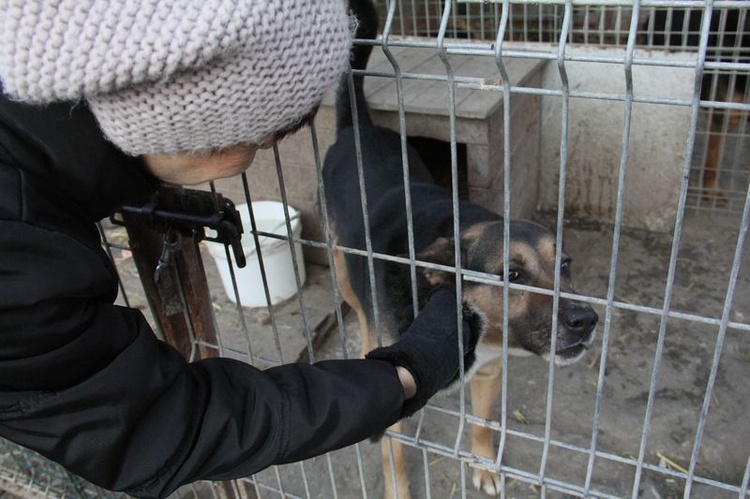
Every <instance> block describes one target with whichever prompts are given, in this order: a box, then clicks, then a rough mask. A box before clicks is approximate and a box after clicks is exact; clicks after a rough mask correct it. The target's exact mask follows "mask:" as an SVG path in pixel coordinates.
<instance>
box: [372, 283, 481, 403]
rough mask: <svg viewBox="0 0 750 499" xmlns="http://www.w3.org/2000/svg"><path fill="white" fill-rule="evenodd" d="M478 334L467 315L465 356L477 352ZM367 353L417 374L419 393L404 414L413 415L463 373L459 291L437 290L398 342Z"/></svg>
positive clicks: (464, 324)
mask: <svg viewBox="0 0 750 499" xmlns="http://www.w3.org/2000/svg"><path fill="white" fill-rule="evenodd" d="M474 329H476V328H474ZM478 335H479V332H478V331H474V332H473V333H472V327H471V324H470V321H469V320H467V318H464V321H463V338H464V342H463V346H464V359H465V360H466V359H467V356H473V352H474V347H476V343H477V339H478ZM366 357H367V358H368V359H380V360H387V361H389V362H390V363H392V364H393V365H395V366H402V367H404V368H406V369H407V370H408V371H409V372H410V373H411V374H412V376H414V380H415V381H416V384H417V393H416V395H415V396H414V397H413V398H411V399H409V400H407V401H406V403H405V404H404V409H403V412H402V415H401V417H408V416H411V415H412V414H414V413H415V412H417V411H418V410H419V409H421V408H422V407H424V406H425V404H427V401H428V400H429V399H430V398H431V397H432V396H433V395H435V393H437V392H438V391H439V390H441V389H442V388H445V387H446V386H448V385H449V384H451V382H452V381H454V380H455V379H456V378H457V377H458V375H459V372H458V370H459V365H458V363H459V352H458V326H457V323H456V294H455V292H453V291H452V290H450V289H447V288H438V289H437V290H435V291H433V292H432V294H431V295H430V297H429V299H428V301H427V304H426V305H425V307H424V308H423V309H422V310H421V311H420V312H419V315H417V318H416V319H415V320H414V322H412V324H411V326H409V328H408V329H407V330H406V331H404V332H403V333H402V334H401V338H400V339H399V340H398V341H397V342H396V343H394V344H393V345H390V346H386V347H380V348H376V349H375V350H373V351H371V352H370V353H368V354H367V355H366Z"/></svg>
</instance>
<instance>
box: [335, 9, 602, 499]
mask: <svg viewBox="0 0 750 499" xmlns="http://www.w3.org/2000/svg"><path fill="white" fill-rule="evenodd" d="M350 3H351V8H352V10H353V11H354V12H355V13H356V15H357V17H358V27H357V33H356V36H357V38H360V39H374V38H375V37H376V35H377V26H378V18H377V12H376V10H375V8H374V6H373V5H372V4H371V3H370V2H369V1H367V0H353V1H352V2H350ZM371 51H372V47H371V46H364V45H355V46H354V47H353V53H352V62H351V65H352V68H353V69H365V68H366V66H367V61H368V58H369V55H370V52H371ZM353 80H354V100H355V103H356V104H355V108H356V111H357V114H358V126H355V123H354V120H353V118H352V108H351V105H350V98H351V97H350V93H349V89H348V80H345V81H344V82H343V83H342V85H341V89H340V90H339V94H338V97H337V103H336V106H337V136H336V141H335V142H334V144H333V145H332V146H331V147H330V148H329V150H328V151H327V153H326V157H325V160H324V164H323V186H324V191H325V197H326V207H327V213H328V217H329V227H330V228H331V231H332V237H333V241H334V243H335V245H336V247H337V249H336V250H335V251H334V266H335V270H336V277H337V285H338V287H339V290H340V292H341V295H342V297H343V299H344V300H345V301H346V302H347V303H348V304H349V305H350V306H351V308H352V309H354V310H355V311H356V313H357V317H358V320H359V326H360V328H361V330H362V355H363V356H364V354H366V353H367V352H369V351H370V349H371V338H370V335H371V334H374V333H375V314H374V311H375V307H374V303H375V301H377V303H378V310H379V311H380V313H379V326H380V330H381V331H382V340H383V344H390V343H392V342H393V341H394V340H395V339H396V338H397V337H398V334H399V331H404V330H405V329H406V328H407V327H408V325H409V324H410V322H411V321H412V320H413V317H414V315H413V309H414V306H413V300H412V291H411V277H410V276H411V274H410V267H409V266H408V265H401V264H398V263H395V262H393V261H386V260H383V259H374V262H373V267H374V283H373V285H374V288H375V290H376V291H375V295H374V296H373V295H372V294H371V283H370V281H369V277H368V276H369V275H370V273H369V272H368V260H367V258H366V257H364V256H361V255H357V254H352V253H346V254H345V253H344V252H342V251H341V250H340V249H338V248H339V247H346V248H353V249H358V250H364V249H366V238H365V231H366V229H365V227H366V225H365V219H364V218H363V214H362V200H361V197H362V193H361V191H360V184H359V176H358V166H357V148H356V145H355V142H356V141H357V134H358V137H359V143H360V146H361V157H362V164H363V172H364V184H365V194H366V197H367V202H368V205H367V210H368V213H367V222H368V224H369V232H370V234H371V242H372V250H373V251H374V252H376V253H383V254H387V255H394V256H404V255H408V254H409V234H408V231H407V230H408V229H407V225H408V224H407V217H406V204H405V196H404V195H405V187H404V181H403V177H404V174H403V165H402V149H401V138H400V135H399V134H398V133H396V132H393V131H391V130H388V129H385V128H381V127H377V126H375V125H374V124H373V122H372V121H371V119H370V116H369V114H368V108H367V104H366V102H365V97H364V91H363V77H362V75H354V77H353ZM407 156H408V167H409V179H410V193H411V204H412V209H413V243H414V251H415V252H416V257H417V259H418V260H421V261H424V262H429V263H435V264H440V265H445V266H447V267H451V266H454V264H455V250H454V248H455V239H454V234H453V227H454V214H453V207H452V197H451V193H450V192H448V191H446V190H445V189H442V188H440V187H438V186H437V185H435V184H434V182H433V180H432V176H431V175H430V172H429V170H428V169H427V167H426V165H425V164H424V162H423V161H422V159H421V158H420V156H419V154H418V153H417V151H416V150H414V149H412V148H409V149H408V154H407ZM459 223H460V242H459V246H460V251H461V262H462V267H463V268H464V269H467V270H471V271H475V272H480V273H485V274H490V275H491V276H494V278H495V279H496V280H499V281H503V275H502V273H503V226H504V222H503V219H502V218H501V217H500V216H499V215H498V214H496V213H494V212H491V211H489V210H487V209H485V208H483V207H481V206H479V205H478V204H474V203H471V202H461V203H460V205H459ZM555 248H556V240H555V237H554V235H553V234H552V233H551V232H550V231H549V230H547V229H545V228H543V227H542V226H540V225H537V224H535V223H532V222H527V221H516V220H513V221H510V246H509V257H510V259H509V265H508V276H507V277H508V281H509V282H511V283H519V284H525V285H528V286H535V287H539V288H544V289H552V288H553V285H554V279H555V273H556V272H555V270H556V269H555ZM570 262H571V261H570V258H569V257H568V256H567V255H563V257H562V263H561V267H560V269H559V276H560V290H561V291H563V292H567V293H573V292H574V291H573V287H572V284H571V274H570ZM455 278H456V274H455V273H453V272H450V271H447V270H444V269H441V268H440V267H437V266H434V267H430V268H421V270H420V271H419V272H418V273H417V297H418V302H419V305H422V304H423V303H424V302H425V300H426V297H427V296H428V295H429V292H430V290H432V289H434V288H435V287H436V286H446V285H447V286H450V285H455ZM462 286H463V287H462V289H463V308H464V313H465V317H466V316H467V314H468V316H470V317H471V319H470V321H469V324H470V326H469V327H470V328H471V335H470V336H471V338H472V339H471V340H470V343H471V344H472V345H473V344H474V343H475V346H474V348H473V349H470V350H472V351H470V352H469V353H468V354H467V355H466V356H465V358H464V364H465V379H470V380H471V381H470V392H471V399H472V410H473V412H474V413H475V414H476V415H477V416H479V417H482V418H485V419H491V411H492V408H493V405H494V402H495V400H496V398H497V395H498V392H499V389H500V381H501V379H500V376H501V372H502V365H501V364H502V353H503V352H502V350H503V330H502V323H503V308H504V304H503V289H502V288H501V287H499V286H497V285H493V284H489V283H482V282H477V280H473V281H470V280H467V279H464V280H463V281H462ZM454 289H455V288H454ZM505 306H506V307H507V309H508V331H507V333H508V334H507V337H508V343H509V346H510V351H509V353H511V354H520V355H532V354H536V355H539V356H542V357H544V358H547V359H549V358H550V357H554V360H555V362H556V363H557V364H560V365H566V364H570V363H573V362H575V361H577V360H578V359H580V358H581V357H582V356H583V355H584V353H585V352H586V350H587V349H588V348H589V346H590V345H591V343H592V341H593V339H594V330H595V326H596V323H597V321H598V316H597V314H596V312H595V311H594V310H593V309H592V308H591V307H590V306H589V305H587V304H584V303H581V302H578V301H575V300H571V299H568V298H562V297H561V298H560V299H559V306H558V314H557V340H556V345H555V348H554V351H552V350H551V337H552V332H551V326H552V322H553V317H552V314H553V297H552V296H550V295H549V294H540V293H533V292H529V291H521V290H518V289H511V290H510V292H509V301H508V303H507V304H505ZM450 319H451V318H449V317H446V321H448V320H450ZM454 385H455V383H454ZM394 429H395V430H396V431H400V429H401V424H400V423H397V424H396V425H395V426H394ZM390 449H391V447H390V446H389V445H387V443H386V442H383V449H382V452H383V470H384V479H385V482H384V483H385V485H384V488H385V496H386V497H394V493H395V491H397V492H398V497H400V498H401V499H405V498H408V497H410V494H409V485H408V478H407V475H406V471H405V463H404V460H403V451H402V448H401V446H400V445H398V443H397V442H395V443H394V444H393V454H392V455H393V460H394V462H393V463H392V464H393V467H394V469H395V470H396V471H395V473H396V475H395V477H393V476H392V475H391V462H390V460H391V451H390ZM472 452H473V453H475V454H476V455H479V456H483V457H486V458H489V459H494V457H495V454H496V449H495V446H494V445H493V443H492V433H491V430H490V429H488V428H480V427H474V428H473V429H472ZM473 482H474V485H475V486H476V487H477V488H479V489H482V490H484V491H485V492H487V493H488V494H491V495H495V494H497V493H498V492H499V490H500V479H499V477H498V476H497V475H495V474H493V473H490V472H487V471H484V470H475V472H474V476H473ZM394 485H395V490H394Z"/></svg>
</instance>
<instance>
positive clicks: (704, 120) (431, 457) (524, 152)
mask: <svg viewBox="0 0 750 499" xmlns="http://www.w3.org/2000/svg"><path fill="white" fill-rule="evenodd" d="M377 4H378V10H379V12H380V18H381V36H380V37H379V38H378V40H377V42H376V44H375V46H374V50H373V54H372V58H371V61H370V65H369V66H368V69H367V71H366V72H365V79H366V84H365V91H366V94H367V99H368V103H369V105H370V107H371V113H372V116H373V120H374V121H375V122H376V123H377V124H379V125H382V126H386V127H390V128H392V129H394V130H396V131H399V132H400V133H401V134H402V135H403V137H405V138H407V140H408V142H409V143H410V144H412V145H413V146H414V147H416V148H417V149H418V150H419V151H420V153H421V154H422V155H423V157H424V158H425V161H426V162H427V163H428V165H429V167H430V169H431V171H432V173H433V175H434V176H435V178H436V180H437V182H438V183H439V184H440V185H441V186H443V187H445V188H446V189H449V190H450V191H451V192H452V193H453V200H454V203H455V204H457V203H458V201H459V199H461V200H463V199H468V200H471V201H473V202H476V203H479V204H481V205H483V206H485V207H487V208H489V209H492V210H495V211H496V212H497V213H499V214H500V215H503V216H504V217H506V218H526V219H532V220H534V221H536V222H538V223H540V224H542V225H544V226H547V227H549V228H550V229H551V230H552V231H553V232H554V233H555V234H556V236H557V240H558V245H557V247H556V248H555V258H556V259H555V261H556V262H560V261H561V259H562V251H563V245H564V252H565V254H567V255H570V256H571V258H572V261H573V264H572V269H573V270H572V272H573V276H574V281H575V287H576V291H577V293H578V294H577V295H575V297H576V299H578V300H580V301H583V302H586V303H588V304H590V305H591V306H592V307H593V308H594V309H595V310H596V311H597V313H598V315H599V318H600V320H599V325H598V326H597V336H596V340H595V342H594V343H593V345H592V346H591V347H590V348H589V350H588V352H587V353H586V356H585V357H584V359H583V360H582V361H580V362H578V363H576V364H573V365H570V366H564V367H559V366H555V365H554V363H553V362H551V361H548V360H545V359H543V358H541V357H537V356H524V357H517V356H513V355H509V352H508V350H507V349H505V350H504V351H503V352H502V359H503V366H504V369H503V371H502V376H501V380H500V382H499V387H498V389H499V391H500V396H499V397H498V401H497V403H496V405H495V407H494V408H493V410H492V416H491V417H490V418H489V419H486V418H480V417H478V416H476V415H475V414H474V412H473V410H472V405H471V402H470V394H469V389H468V386H466V387H462V388H460V389H459V390H458V391H456V392H454V393H450V394H445V395H441V396H438V397H436V398H434V399H433V400H432V401H431V403H430V404H429V405H428V406H427V407H426V408H425V409H424V410H423V411H421V412H420V413H418V414H417V415H415V416H414V417H413V418H411V419H410V420H408V421H407V422H406V424H405V427H404V432H403V433H395V432H392V431H389V432H388V433H387V436H386V437H385V438H387V439H390V441H392V442H400V443H402V444H404V446H405V449H406V451H405V452H406V458H407V467H408V473H409V477H410V481H411V493H412V496H413V497H433V498H451V497H470V498H479V497H484V496H485V495H486V491H482V490H475V487H474V478H473V477H474V474H475V472H476V471H477V470H480V471H481V470H484V471H487V472H490V473H492V474H496V475H497V477H498V483H499V485H500V487H499V490H498V491H497V495H499V496H500V497H508V498H511V497H512V498H518V497H631V498H640V497H643V498H650V497H653V498H666V497H680V496H682V497H696V498H698V497H700V498H703V497H707V498H708V497H710V498H724V497H727V498H731V497H734V498H745V497H748V485H749V482H750V383H748V380H750V341H749V340H750V272H749V271H748V264H750V261H749V260H750V250H748V248H747V244H746V237H747V230H748V220H749V219H750V189H749V188H748V185H749V183H750V160H748V158H750V140H748V137H747V135H748V132H747V122H748V120H747V117H748V113H749V111H750V88H749V87H748V84H747V80H748V75H749V74H750V19H748V17H750V3H748V2H744V1H739V0H738V1H733V0H713V1H711V0H708V1H703V0H695V1H693V0H658V1H657V0H641V1H637V0H635V1H627V0H622V1H620V0H612V1H594V0H592V1H585V0H575V1H573V0H567V1H566V0H547V1H544V2H538V1H534V2H532V1H524V0H504V1H501V0H497V1H491V0H484V1H479V0H477V1H473V0H463V1H458V0H446V1H438V0H403V1H390V2H388V1H383V0H379V1H378V2H377ZM356 43H364V42H363V41H360V42H356ZM332 104H333V96H331V97H330V98H328V99H327V100H326V101H325V102H324V104H323V106H321V109H320V112H319V114H318V116H317V118H316V120H315V123H314V124H313V125H312V126H311V127H310V128H307V129H304V130H302V131H300V132H298V133H297V134H296V135H295V136H293V137H290V138H287V139H285V140H284V141H282V142H281V143H280V144H279V145H278V146H277V147H275V148H274V149H273V150H272V151H265V152H262V153H259V154H258V157H257V159H256V163H255V164H254V165H253V166H252V167H251V169H250V170H249V171H248V172H247V173H246V174H243V175H242V176H241V177H238V178H234V179H226V180H222V181H217V182H216V183H212V184H210V185H206V186H202V187H201V188H200V190H201V191H203V192H204V193H205V195H206V196H208V198H209V199H213V200H214V201H215V202H217V203H218V202H220V200H222V199H225V198H226V199H231V200H233V201H234V203H235V204H236V205H237V208H238V210H239V213H241V214H242V215H243V216H245V217H246V219H245V220H246V222H245V223H244V224H243V225H244V226H245V229H246V234H249V235H246V236H245V238H244V239H243V246H244V248H245V255H246V258H247V260H248V265H247V267H245V268H244V269H240V268H239V267H237V266H236V265H235V263H234V262H236V258H237V256H239V254H237V253H234V252H233V251H232V250H231V248H229V247H227V248H226V249H225V248H224V246H223V245H222V244H220V243H214V242H210V241H202V242H196V241H193V240H192V239H191V238H189V237H188V238H185V239H183V240H182V241H181V244H182V246H183V248H184V250H183V254H184V255H186V256H184V257H180V258H182V259H181V260H179V261H178V262H176V263H174V265H173V267H172V269H173V273H171V274H170V276H171V277H170V278H171V279H172V282H171V284H170V285H171V286H173V288H172V289H173V290H174V293H172V295H171V298H170V299H168V300H161V301H160V300H159V298H158V297H160V296H161V297H163V296H165V295H164V294H163V293H164V292H163V290H162V291H160V290H159V289H156V288H154V287H153V285H154V284H153V282H152V271H151V269H152V268H153V265H154V259H155V258H158V252H159V250H160V249H161V242H162V240H163V238H164V235H163V234H160V235H157V236H154V234H153V233H150V235H149V232H148V231H150V230H152V229H153V228H146V229H143V228H139V226H138V224H137V223H135V225H134V221H133V220H128V216H127V215H126V216H124V221H125V223H126V225H127V227H128V229H127V232H126V229H125V228H123V227H122V226H120V225H117V224H113V223H111V222H110V221H104V222H103V223H102V226H101V231H102V236H103V241H104V243H103V244H104V246H105V248H106V249H107V251H109V252H110V254H111V256H112V258H113V260H114V261H115V262H116V264H117V267H118V269H119V271H120V278H121V281H122V293H121V296H120V298H119V300H120V302H121V303H122V304H125V305H127V306H132V307H136V308H140V309H142V310H143V311H144V313H145V314H147V316H149V317H152V318H153V320H152V323H153V325H154V327H155V329H156V330H157V331H159V332H160V334H163V335H164V337H166V338H167V339H169V340H170V341H171V342H172V343H176V344H177V345H178V347H179V348H180V349H181V351H182V352H183V353H184V354H185V355H186V356H188V357H190V358H200V357H205V356H214V355H221V356H225V357H231V358H235V359H238V360H242V361H245V362H250V363H252V364H254V365H256V366H258V367H260V368H266V367H270V366H274V365H279V364H281V363H288V362H314V361H317V360H321V359H329V358H351V357H356V356H358V355H359V350H358V348H359V347H358V345H359V339H358V326H357V321H356V318H355V317H354V314H353V313H348V308H347V307H346V306H345V305H344V304H342V299H341V296H340V294H339V293H338V291H337V289H336V286H335V282H336V281H335V275H333V274H334V272H333V270H332V266H331V263H332V258H333V256H332V255H333V249H334V242H333V241H332V240H331V238H330V227H328V224H327V222H326V217H325V213H326V202H325V200H326V193H325V192H324V189H323V186H322V181H321V176H320V175H321V168H322V158H323V157H324V155H325V151H326V149H327V147H328V146H329V145H330V144H331V143H332V141H333V140H334V134H335V123H334V121H335V117H334V110H333V107H332ZM222 196H223V197H222ZM259 201H275V202H280V203H281V204H280V205H278V206H280V207H281V211H280V212H279V213H280V214H281V215H279V217H280V218H277V219H276V222H273V221H271V222H269V221H268V220H267V219H264V217H262V216H260V211H259V210H260V208H259V206H260V205H259V204H258V203H257V202H259ZM250 206H252V207H253V209H252V210H250V209H249V207H250ZM251 212H252V213H251ZM251 215H252V216H251ZM251 219H252V220H253V222H252V223H247V222H248V221H250V220H251ZM269 223H270V225H269ZM299 225H301V232H300V229H299ZM157 229H158V227H157ZM141 230H145V235H144V232H141ZM219 232H220V231H218V230H217V229H216V228H213V229H208V230H207V232H206V234H204V235H205V237H206V238H209V239H212V238H213V239H221V237H220V236H221V234H219ZM128 233H129V234H130V237H128ZM154 238H155V239H154ZM199 239H203V238H199ZM128 241H130V243H129V242H128ZM149 241H150V242H149ZM274 241H280V244H275V243H274ZM256 245H257V246H256ZM271 247H273V248H274V249H280V250H284V251H286V252H287V253H286V254H288V255H290V256H287V257H286V258H287V259H289V260H284V261H283V262H282V263H276V262H274V261H272V260H271V258H272V256H273V255H272V253H273V252H272V250H271V249H269V248H271ZM256 248H257V249H256ZM339 249H341V250H342V251H344V252H346V251H352V249H351V248H339ZM149 252H150V253H149ZM154 252H155V253H154ZM144 255H145V256H144ZM149 255H150V256H149ZM201 255H202V259H201V258H200V256H201ZM365 257H366V258H368V259H373V260H374V259H378V258H391V259H392V257H391V256H387V255H380V254H373V253H372V252H370V253H368V254H366V255H365ZM149 258H150V259H151V260H149ZM258 260H260V261H262V265H261V268H263V272H261V273H259V274H258V275H257V276H255V277H249V276H248V275H247V273H246V269H249V268H251V267H253V266H254V265H257V261H258ZM406 261H408V263H411V264H415V268H417V269H419V268H421V264H419V263H415V261H414V260H409V259H408V258H407V260H406ZM280 267H281V268H280ZM196 270H197V271H198V272H196ZM139 271H140V274H141V275H140V277H141V278H144V282H145V283H146V289H148V290H149V291H148V292H147V293H146V292H144V291H143V287H142V286H141V284H140V279H139ZM282 271H286V272H291V273H290V274H285V277H282V275H281V274H280V273H279V272H282ZM462 272H463V275H464V280H465V281H466V282H468V281H482V282H488V281H491V282H492V283H494V285H496V286H501V287H502V286H503V282H502V280H501V281H500V282H498V280H497V278H496V276H494V278H493V276H490V275H486V274H480V273H477V272H468V271H465V270H462ZM248 279H257V281H254V282H255V283H256V284H255V285H254V289H255V290H256V292H258V291H259V297H258V296H255V297H252V296H248V295H244V294H243V293H244V291H243V286H244V285H245V284H246V283H247V280H248ZM283 279H286V280H288V281H289V282H290V283H291V286H292V287H293V290H292V294H293V296H292V297H288V296H284V297H282V298H281V299H279V300H277V299H276V294H275V293H276V291H273V286H275V285H277V284H279V283H280V281H281V280H283ZM508 287H509V289H508V290H507V292H509V293H515V292H524V293H531V294H547V295H552V296H553V300H554V303H555V306H557V304H559V300H560V298H561V297H569V295H567V294H565V293H561V292H560V290H559V286H557V285H556V286H553V287H552V289H538V288H531V287H528V286H524V285H518V284H512V283H510V284H508ZM157 288H158V286H157ZM160 293H161V294H160ZM154 297H157V298H156V300H155V298H154ZM258 299H259V300H261V303H260V304H256V303H254V302H253V300H258ZM175 300H176V301H175ZM164 301H167V302H169V303H163V302H164ZM277 301H278V302H277ZM170 303H171V305H174V307H175V308H172V309H169V305H170ZM243 303H244V305H243ZM270 303H273V304H270ZM247 305H253V306H247ZM255 305H259V306H255ZM502 315H503V321H508V320H509V317H508V310H506V309H503V310H502ZM476 428H486V429H489V430H490V431H491V434H492V438H493V440H492V442H493V448H494V451H493V453H494V455H493V456H492V457H486V456H479V455H477V454H475V453H474V452H473V451H472V449H471V445H470V443H471V432H472V430H474V429H476ZM0 488H5V489H7V490H9V491H12V492H14V493H16V494H21V495H25V496H28V497H40V496H46V497H84V496H86V497H87V496H92V497H94V496H105V495H107V493H105V492H104V491H101V490H97V489H95V488H93V487H91V486H90V485H89V484H86V483H83V482H82V481H80V480H79V479H77V478H75V477H71V476H70V475H67V474H66V473H65V472H63V471H60V469H59V468H56V467H55V466H54V465H52V464H50V463H47V462H45V461H43V460H41V459H40V458H37V457H35V456H34V455H33V454H30V453H28V452H26V451H25V450H23V449H19V448H17V447H15V446H12V445H10V444H1V445H0ZM383 490H384V486H383V478H382V473H381V455H380V445H379V444H377V443H373V442H362V443H360V444H358V445H355V446H352V447H350V448H346V449H342V450H340V451H337V452H333V453H330V454H328V455H325V456H321V457H318V458H316V459H312V460H309V461H306V462H303V463H298V464H292V465H286V466H279V467H274V468H271V469H268V470H265V471H263V472H261V473H258V474H257V475H254V476H251V477H247V478H245V479H242V480H237V481H234V482H230V483H222V484H208V483H205V484H204V483H199V484H195V485H192V486H190V487H185V488H184V489H182V490H180V491H178V492H177V493H175V495H174V497H201V498H202V497H261V498H273V497H285V498H286V497H288V498H317V497H338V498H352V497H363V498H368V497H369V498H374V497H380V496H381V495H382V494H383Z"/></svg>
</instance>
